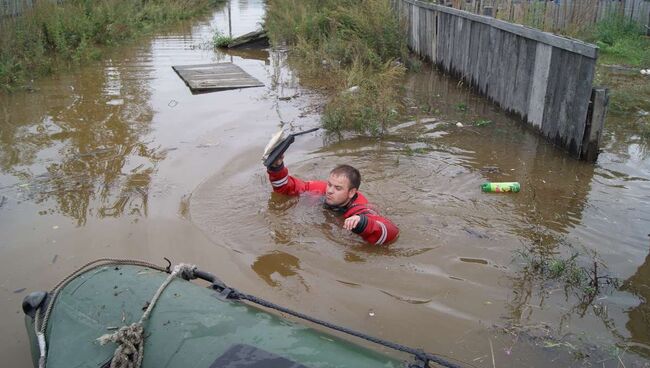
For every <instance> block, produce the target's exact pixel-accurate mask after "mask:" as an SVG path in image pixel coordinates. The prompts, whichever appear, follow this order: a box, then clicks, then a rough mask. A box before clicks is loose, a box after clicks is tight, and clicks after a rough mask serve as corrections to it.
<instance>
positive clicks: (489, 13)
mask: <svg viewBox="0 0 650 368" xmlns="http://www.w3.org/2000/svg"><path fill="white" fill-rule="evenodd" d="M493 10H494V8H493V7H491V6H484V7H483V15H486V16H488V17H493V16H494V12H493Z"/></svg>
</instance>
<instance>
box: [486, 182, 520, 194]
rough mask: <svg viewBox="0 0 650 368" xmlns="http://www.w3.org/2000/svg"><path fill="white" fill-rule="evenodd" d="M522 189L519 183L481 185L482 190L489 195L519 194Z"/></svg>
mask: <svg viewBox="0 0 650 368" xmlns="http://www.w3.org/2000/svg"><path fill="white" fill-rule="evenodd" d="M520 189H521V185H519V182H516V181H513V182H504V183H489V182H488V183H483V184H481V190H482V191H484V192H487V193H507V192H512V193H518V192H519V190H520Z"/></svg>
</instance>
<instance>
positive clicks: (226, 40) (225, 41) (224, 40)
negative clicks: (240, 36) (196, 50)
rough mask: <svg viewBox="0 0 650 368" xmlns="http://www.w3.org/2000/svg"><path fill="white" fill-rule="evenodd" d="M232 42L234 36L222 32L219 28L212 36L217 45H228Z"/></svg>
mask: <svg viewBox="0 0 650 368" xmlns="http://www.w3.org/2000/svg"><path fill="white" fill-rule="evenodd" d="M231 42H232V37H230V36H227V35H225V34H223V33H221V32H220V31H219V30H217V31H216V32H215V33H214V36H213V37H212V43H213V44H214V46H215V47H228V45H229V44H230V43H231Z"/></svg>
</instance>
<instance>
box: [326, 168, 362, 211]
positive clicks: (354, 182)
mask: <svg viewBox="0 0 650 368" xmlns="http://www.w3.org/2000/svg"><path fill="white" fill-rule="evenodd" d="M359 185H361V174H359V170H357V169H355V168H354V167H352V166H350V165H339V166H337V167H335V168H334V170H332V171H331V172H330V176H329V178H327V191H326V193H325V194H326V195H325V203H327V204H328V205H330V206H342V205H345V204H347V202H348V201H349V200H350V199H352V197H354V195H355V194H357V190H359Z"/></svg>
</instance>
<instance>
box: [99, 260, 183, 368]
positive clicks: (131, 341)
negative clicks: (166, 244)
mask: <svg viewBox="0 0 650 368" xmlns="http://www.w3.org/2000/svg"><path fill="white" fill-rule="evenodd" d="M195 270H196V266H195V265H188V264H185V263H181V264H178V265H176V266H174V269H173V270H172V272H171V273H170V274H169V276H167V279H165V282H163V283H162V285H160V287H159V288H158V290H157V291H156V293H155V294H154V296H153V298H151V301H150V302H149V306H148V307H147V310H145V311H144V313H143V314H142V317H140V320H139V321H138V322H135V323H132V324H130V325H129V326H122V327H120V329H119V330H117V331H115V332H114V333H112V334H106V335H103V336H100V337H99V338H98V339H97V341H99V343H100V345H106V344H108V343H109V342H114V343H116V344H117V348H116V349H115V353H113V359H112V360H111V365H110V368H140V366H141V365H142V359H143V358H144V323H145V322H146V321H147V319H148V318H149V315H150V314H151V311H152V310H153V308H154V307H155V306H156V303H157V302H158V299H159V298H160V296H161V295H162V293H163V291H164V290H165V288H166V287H167V285H169V284H170V283H171V282H172V280H173V279H174V278H175V277H181V278H183V279H185V280H193V279H195V278H196V276H195V275H194V271H195Z"/></svg>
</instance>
